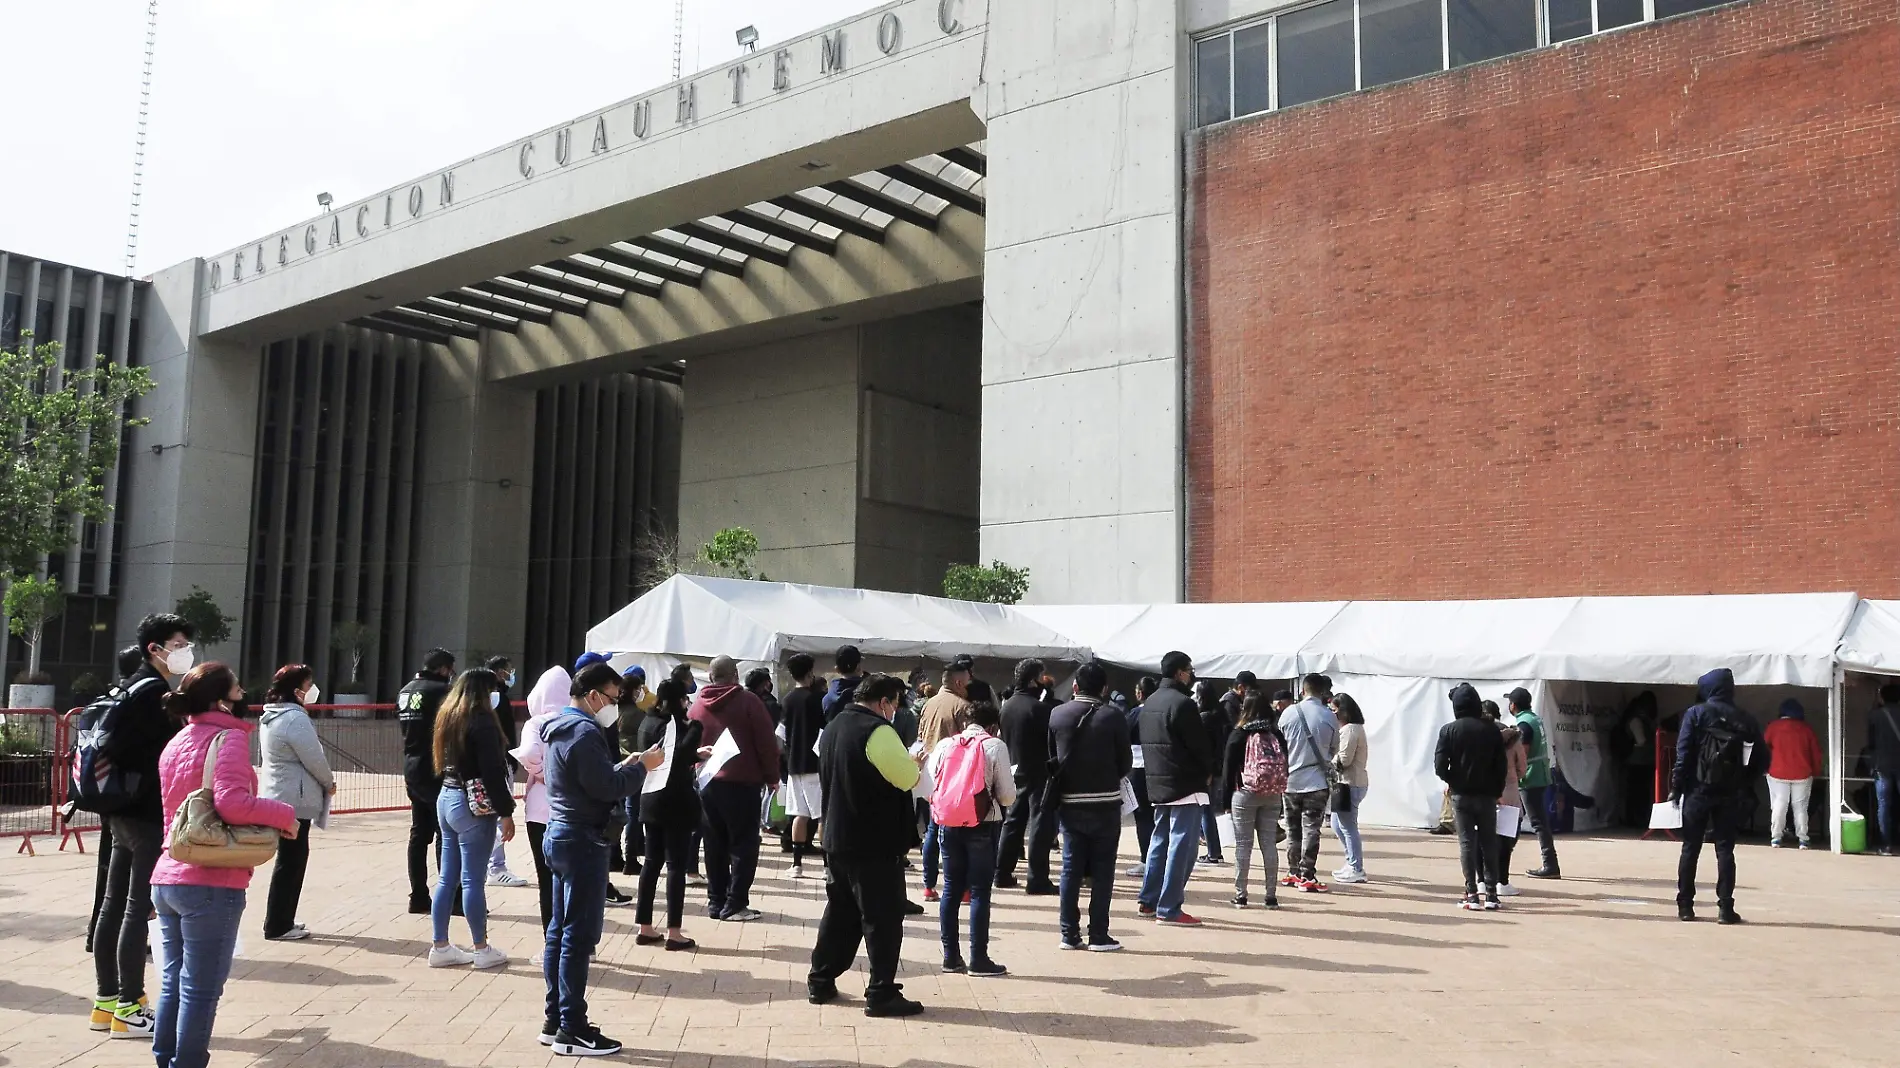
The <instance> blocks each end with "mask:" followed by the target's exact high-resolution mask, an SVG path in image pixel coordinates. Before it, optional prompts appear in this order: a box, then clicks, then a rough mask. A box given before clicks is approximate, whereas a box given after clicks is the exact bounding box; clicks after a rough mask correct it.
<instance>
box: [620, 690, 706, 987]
mask: <svg viewBox="0 0 1900 1068" xmlns="http://www.w3.org/2000/svg"><path fill="white" fill-rule="evenodd" d="M654 696H655V697H656V698H657V700H656V701H655V702H654V704H653V707H652V708H651V709H648V710H647V714H646V717H645V718H644V719H642V720H641V721H640V728H639V731H638V734H637V735H636V737H635V740H634V749H635V751H636V752H645V751H646V750H648V749H651V748H653V747H654V746H656V745H660V744H662V743H664V742H665V741H666V733H667V728H668V727H669V726H670V727H671V728H672V730H673V746H672V764H671V765H670V766H668V767H667V768H666V769H665V771H663V772H662V771H655V772H653V774H654V775H655V776H659V775H662V774H664V775H665V776H666V781H665V783H664V784H663V785H659V786H656V787H654V788H653V789H650V790H646V791H644V792H642V793H641V794H640V796H639V797H636V798H634V803H635V804H637V805H639V806H640V823H641V824H642V829H643V830H644V831H645V837H646V861H645V863H644V864H642V865H641V866H640V900H639V904H638V905H636V906H635V911H634V921H635V922H637V923H638V924H639V925H640V933H639V934H638V935H637V936H636V937H635V938H634V941H635V942H636V943H638V944H639V945H643V946H655V945H659V944H660V943H661V942H665V943H666V948H667V949H669V950H674V951H678V950H686V949H692V948H693V947H694V946H695V945H697V944H698V943H696V942H694V941H693V940H692V939H690V938H688V937H686V934H685V932H684V931H682V930H680V922H681V918H682V917H683V916H684V915H685V911H686V868H687V865H688V864H689V863H690V862H691V860H692V850H693V829H694V828H695V827H698V826H699V818H700V808H699V793H698V791H697V790H695V789H694V788H693V786H694V784H693V768H694V765H696V764H697V763H698V762H699V761H700V760H703V759H705V758H706V757H707V756H709V755H711V752H712V751H711V749H710V748H702V747H701V746H700V744H699V739H700V735H701V733H702V727H701V725H700V724H698V723H696V722H694V721H692V720H690V719H687V718H686V687H684V686H682V685H680V684H679V683H678V682H675V681H673V680H672V679H668V680H666V681H665V682H662V683H660V685H659V687H658V688H657V689H656V690H655V691H654ZM661 865H665V868H666V934H664V935H662V934H660V932H659V931H658V930H657V929H656V928H655V927H654V926H653V899H654V897H655V896H656V895H657V894H658V892H659V888H660V869H661Z"/></svg>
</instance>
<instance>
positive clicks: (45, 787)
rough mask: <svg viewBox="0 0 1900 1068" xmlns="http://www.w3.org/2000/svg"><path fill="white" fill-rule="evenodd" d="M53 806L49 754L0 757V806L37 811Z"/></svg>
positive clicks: (51, 772) (50, 759)
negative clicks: (37, 809) (23, 807)
mask: <svg viewBox="0 0 1900 1068" xmlns="http://www.w3.org/2000/svg"><path fill="white" fill-rule="evenodd" d="M52 803H53V754H51V753H40V754H37V755H31V756H0V805H6V806H8V807H13V806H25V807H28V808H38V807H39V806H41V805H50V804H52Z"/></svg>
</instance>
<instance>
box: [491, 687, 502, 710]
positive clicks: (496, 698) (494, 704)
mask: <svg viewBox="0 0 1900 1068" xmlns="http://www.w3.org/2000/svg"><path fill="white" fill-rule="evenodd" d="M488 707H489V708H491V709H494V708H500V707H501V694H499V693H496V692H495V691H494V690H490V691H488Z"/></svg>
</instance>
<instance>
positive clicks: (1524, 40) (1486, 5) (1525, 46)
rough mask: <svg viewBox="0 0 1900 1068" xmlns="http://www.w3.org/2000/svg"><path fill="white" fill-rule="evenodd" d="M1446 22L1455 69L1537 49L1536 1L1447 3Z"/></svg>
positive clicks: (1450, 0) (1461, 0) (1460, 0)
mask: <svg viewBox="0 0 1900 1068" xmlns="http://www.w3.org/2000/svg"><path fill="white" fill-rule="evenodd" d="M1445 21H1446V23H1447V25H1446V27H1445V29H1446V31H1447V33H1448V34H1449V36H1450V44H1451V65H1452V66H1454V67H1462V66H1464V65H1465V64H1467V63H1478V62H1481V61H1483V60H1487V59H1496V58H1498V57H1499V56H1508V55H1510V54H1511V53H1513V52H1527V51H1529V50H1531V49H1533V48H1536V47H1537V0H1448V3H1447V5H1446V10H1445Z"/></svg>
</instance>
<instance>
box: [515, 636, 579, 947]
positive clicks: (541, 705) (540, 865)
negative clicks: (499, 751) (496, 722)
mask: <svg viewBox="0 0 1900 1068" xmlns="http://www.w3.org/2000/svg"><path fill="white" fill-rule="evenodd" d="M573 682H574V680H573V677H572V676H570V675H568V673H567V669H566V668H563V667H561V666H560V665H558V664H556V665H555V666H554V667H551V668H549V669H547V670H546V671H544V672H542V673H541V677H540V678H539V679H537V680H535V684H534V689H532V690H529V691H528V722H527V725H526V726H525V727H524V728H523V729H522V733H521V745H520V746H519V747H517V748H516V749H515V751H514V753H513V754H512V755H513V756H514V758H515V762H516V763H518V764H520V765H521V770H522V773H523V774H525V775H526V776H527V780H528V783H527V786H526V787H525V788H524V789H523V790H522V794H521V812H522V815H524V816H526V817H527V820H528V852H529V854H530V855H531V856H532V857H533V858H534V879H535V886H536V889H537V894H536V896H537V897H538V898H539V899H540V900H539V902H538V904H539V905H540V909H541V930H542V931H544V932H545V931H546V930H547V929H548V921H549V920H550V919H552V918H553V915H554V872H553V871H552V870H550V869H549V868H548V857H547V849H546V841H545V839H546V837H547V830H548V819H549V813H548V779H547V768H546V766H545V761H546V757H547V746H546V744H545V743H544V742H543V741H542V740H541V731H542V729H543V728H544V727H546V726H547V724H548V722H549V721H550V720H552V719H553V718H554V717H555V716H558V715H560V714H561V710H562V709H563V708H565V707H566V706H567V699H568V694H567V691H568V687H569V686H571V685H573ZM543 952H544V950H543V949H536V950H535V951H534V956H533V957H532V958H531V963H533V964H534V965H535V966H536V967H539V966H541V964H542V953H543Z"/></svg>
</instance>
